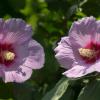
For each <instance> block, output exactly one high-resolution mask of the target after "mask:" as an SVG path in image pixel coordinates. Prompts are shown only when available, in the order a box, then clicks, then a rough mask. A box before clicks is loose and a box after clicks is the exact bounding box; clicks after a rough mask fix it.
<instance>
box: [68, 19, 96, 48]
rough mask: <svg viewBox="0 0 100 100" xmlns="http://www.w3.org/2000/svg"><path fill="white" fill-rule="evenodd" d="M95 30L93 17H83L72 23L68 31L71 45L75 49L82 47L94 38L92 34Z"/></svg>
mask: <svg viewBox="0 0 100 100" xmlns="http://www.w3.org/2000/svg"><path fill="white" fill-rule="evenodd" d="M96 28H97V24H96V20H95V18H94V17H85V18H82V19H81V20H79V21H76V22H74V23H73V25H72V27H71V29H70V31H69V37H70V41H71V43H72V45H77V48H78V47H84V46H85V45H86V44H87V43H88V42H90V41H91V39H93V38H94V35H93V34H94V33H95V32H96Z"/></svg>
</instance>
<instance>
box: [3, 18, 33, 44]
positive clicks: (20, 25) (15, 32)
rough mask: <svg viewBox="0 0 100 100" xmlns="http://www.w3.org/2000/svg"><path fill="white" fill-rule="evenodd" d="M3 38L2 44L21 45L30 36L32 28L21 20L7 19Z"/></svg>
mask: <svg viewBox="0 0 100 100" xmlns="http://www.w3.org/2000/svg"><path fill="white" fill-rule="evenodd" d="M3 30H4V32H3V33H5V34H6V35H5V38H4V40H3V42H7V43H8V42H9V43H16V44H21V43H23V42H25V41H28V40H29V39H30V38H31V36H32V28H31V26H29V25H27V24H26V23H25V22H24V21H23V20H21V19H15V18H12V19H9V20H7V21H6V22H5V24H4V29H3Z"/></svg>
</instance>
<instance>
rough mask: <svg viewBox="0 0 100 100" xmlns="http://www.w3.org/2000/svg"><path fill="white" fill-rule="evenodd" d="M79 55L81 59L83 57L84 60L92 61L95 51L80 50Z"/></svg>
mask: <svg viewBox="0 0 100 100" xmlns="http://www.w3.org/2000/svg"><path fill="white" fill-rule="evenodd" d="M79 54H80V55H81V56H82V57H85V58H88V59H92V58H94V57H95V56H96V52H95V50H92V49H87V48H80V49H79Z"/></svg>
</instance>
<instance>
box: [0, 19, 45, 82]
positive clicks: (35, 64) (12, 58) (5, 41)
mask: <svg viewBox="0 0 100 100" xmlns="http://www.w3.org/2000/svg"><path fill="white" fill-rule="evenodd" d="M43 64H44V50H43V48H42V46H41V45H40V44H39V43H37V42H36V41H35V40H32V28H31V26H29V25H26V23H25V22H24V21H23V20H21V19H14V18H13V19H9V20H6V21H4V20H3V19H0V77H1V78H2V79H3V81H4V82H5V83H6V82H24V81H26V80H27V79H29V78H30V77H31V74H32V69H40V68H42V67H43Z"/></svg>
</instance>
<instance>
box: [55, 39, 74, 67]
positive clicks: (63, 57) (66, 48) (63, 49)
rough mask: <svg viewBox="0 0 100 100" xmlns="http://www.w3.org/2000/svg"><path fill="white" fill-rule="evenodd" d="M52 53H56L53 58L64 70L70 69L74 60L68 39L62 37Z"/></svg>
mask: <svg viewBox="0 0 100 100" xmlns="http://www.w3.org/2000/svg"><path fill="white" fill-rule="evenodd" d="M54 51H55V52H56V55H55V57H56V58H57V60H58V62H59V63H60V64H61V67H64V68H66V69H67V68H71V67H72V65H73V63H74V60H75V58H74V55H73V51H72V48H71V44H70V42H69V37H63V38H62V39H61V41H60V42H59V43H58V46H57V47H56V48H55V50H54Z"/></svg>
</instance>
